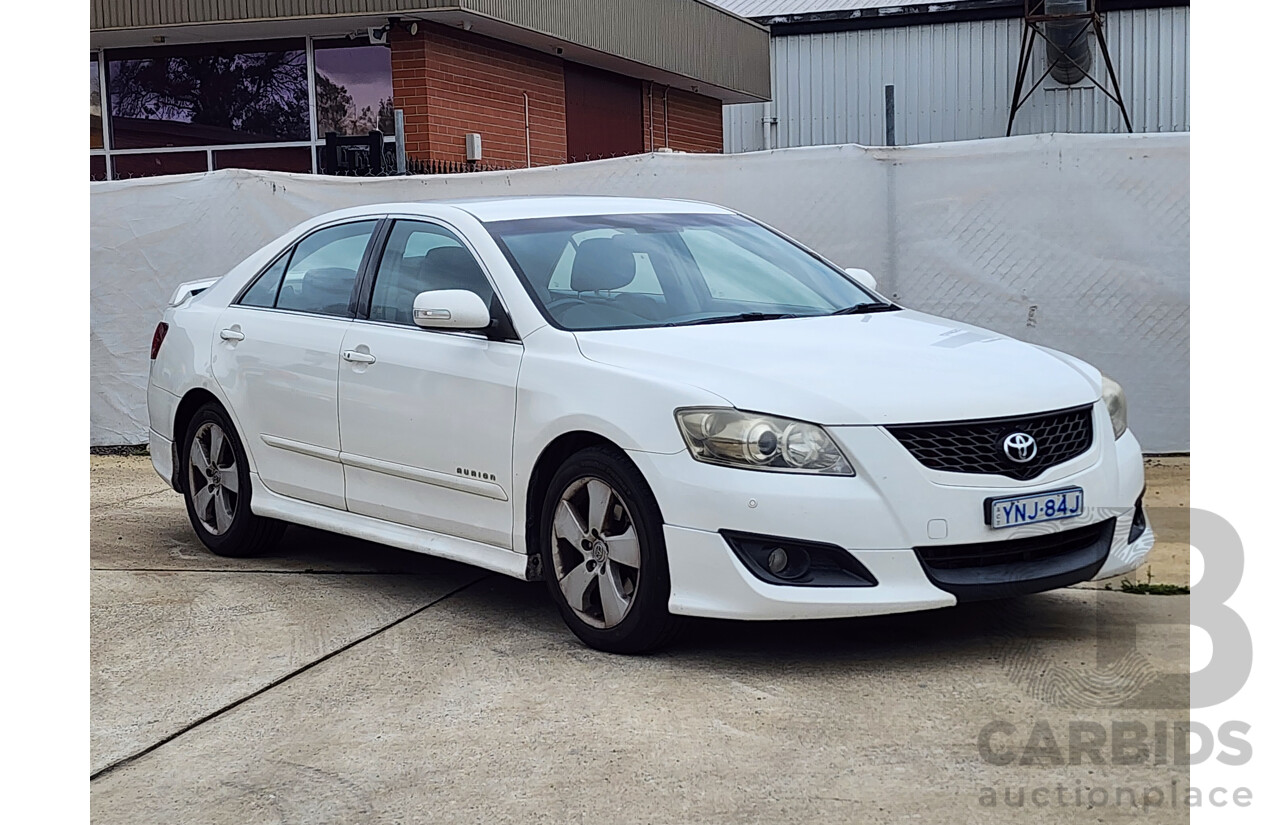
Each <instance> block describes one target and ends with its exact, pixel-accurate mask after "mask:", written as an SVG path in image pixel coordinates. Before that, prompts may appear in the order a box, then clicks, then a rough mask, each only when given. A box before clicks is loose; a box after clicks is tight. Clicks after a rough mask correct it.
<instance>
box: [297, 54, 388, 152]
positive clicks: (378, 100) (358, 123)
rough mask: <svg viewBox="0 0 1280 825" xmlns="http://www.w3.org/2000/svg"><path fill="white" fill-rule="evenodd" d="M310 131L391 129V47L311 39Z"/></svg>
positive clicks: (356, 132)
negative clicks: (312, 95) (312, 127)
mask: <svg viewBox="0 0 1280 825" xmlns="http://www.w3.org/2000/svg"><path fill="white" fill-rule="evenodd" d="M313 45H314V48H315V65H316V135H317V136H318V137H320V138H321V139H323V138H324V136H325V133H326V132H336V133H338V134H340V135H365V134H368V133H369V132H372V131H374V130H377V131H380V132H382V133H383V134H384V135H393V134H395V130H396V124H395V115H394V113H393V111H394V110H393V104H392V95H391V49H390V48H389V47H387V46H370V45H354V44H353V43H352V42H351V41H350V40H316V41H315V42H314V44H313Z"/></svg>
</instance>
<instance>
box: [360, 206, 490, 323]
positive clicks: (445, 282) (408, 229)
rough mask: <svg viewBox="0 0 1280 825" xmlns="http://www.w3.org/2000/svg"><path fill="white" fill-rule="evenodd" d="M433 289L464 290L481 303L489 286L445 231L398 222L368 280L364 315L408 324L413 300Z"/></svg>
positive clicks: (486, 299)
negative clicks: (369, 289) (369, 292)
mask: <svg viewBox="0 0 1280 825" xmlns="http://www.w3.org/2000/svg"><path fill="white" fill-rule="evenodd" d="M433 289H466V290H469V291H471V292H474V293H476V294H477V295H479V296H480V298H481V299H482V300H484V302H485V303H486V304H488V303H490V302H491V301H492V300H493V287H491V286H490V285H489V281H488V279H487V278H485V275H484V272H483V271H482V270H481V269H480V265H479V264H478V263H476V259H475V257H474V256H472V254H471V252H470V251H469V250H468V249H467V248H466V247H464V246H463V245H462V242H461V241H459V240H458V238H457V237H456V236H455V235H454V234H453V233H452V232H450V231H449V230H447V229H444V228H443V227H439V226H435V225H433V224H429V223H418V222H416V221H397V222H396V225H395V227H394V228H393V229H392V230H391V237H390V238H389V239H388V240H387V248H386V251H385V252H383V253H382V261H381V262H380V263H379V264H378V275H377V278H376V279H375V280H374V282H373V299H372V301H371V303H370V306H369V318H370V319H371V320H374V321H390V322H392V323H396V324H412V323H413V299H414V298H416V297H418V294H419V293H422V292H429V291H431V290H433Z"/></svg>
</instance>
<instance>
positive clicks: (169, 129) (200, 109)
mask: <svg viewBox="0 0 1280 825" xmlns="http://www.w3.org/2000/svg"><path fill="white" fill-rule="evenodd" d="M107 91H108V95H109V97H110V105H111V121H112V122H111V140H112V146H113V148H117V149H128V148H134V147H153V146H200V145H208V144H219V143H267V142H274V141H282V140H307V139H309V138H310V124H309V122H308V117H307V54H306V49H305V46H304V44H303V43H302V41H300V40H291V41H252V42H248V43H242V44H233V43H211V44H200V45H196V46H172V47H170V46H159V47H153V48H146V49H129V50H120V51H111V52H108V53H107Z"/></svg>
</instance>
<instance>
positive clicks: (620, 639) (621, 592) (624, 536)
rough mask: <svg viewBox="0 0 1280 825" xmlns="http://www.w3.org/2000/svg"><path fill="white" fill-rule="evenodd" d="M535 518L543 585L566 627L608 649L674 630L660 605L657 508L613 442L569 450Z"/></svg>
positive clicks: (664, 591) (663, 595)
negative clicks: (570, 453)
mask: <svg viewBox="0 0 1280 825" xmlns="http://www.w3.org/2000/svg"><path fill="white" fill-rule="evenodd" d="M538 524H539V534H540V536H539V538H540V552H541V555H542V569H543V571H544V577H545V579H546V582H547V589H548V590H549V591H550V593H551V599H552V601H554V602H555V603H556V607H557V608H559V610H560V615H561V616H562V617H563V618H564V621H565V624H567V625H569V629H570V630H572V631H573V632H574V635H576V636H577V637H578V638H579V639H581V640H582V641H583V642H584V643H585V644H587V645H588V646H590V647H593V648H595V649H596V650H603V651H606V652H609V653H644V652H646V651H650V650H654V649H656V648H659V647H662V646H663V645H666V644H667V643H669V642H670V641H671V640H672V638H674V636H675V634H676V633H677V632H678V631H679V629H680V626H681V622H680V620H679V618H678V617H676V616H672V615H671V614H670V613H669V612H668V611H667V601H668V600H669V599H670V597H671V574H670V572H669V570H668V567H667V548H666V542H665V541H664V540H663V535H662V514H661V512H660V511H659V510H658V503H657V500H656V499H654V497H653V492H652V491H651V490H650V489H649V485H648V484H646V483H645V480H644V477H643V476H642V475H641V474H640V471H639V470H638V469H636V467H635V465H634V464H632V463H631V461H630V460H628V459H627V457H626V455H625V454H624V453H623V452H622V451H621V450H618V449H617V448H614V447H605V446H600V447H588V448H586V449H584V450H581V451H579V452H577V453H574V454H573V455H572V456H570V457H569V458H568V459H567V460H566V461H565V462H564V464H563V465H561V467H560V469H558V470H557V471H556V473H555V475H553V476H552V478H551V483H550V484H549V485H548V487H547V494H546V497H545V498H544V500H543V504H542V511H541V518H540V519H539V522H538Z"/></svg>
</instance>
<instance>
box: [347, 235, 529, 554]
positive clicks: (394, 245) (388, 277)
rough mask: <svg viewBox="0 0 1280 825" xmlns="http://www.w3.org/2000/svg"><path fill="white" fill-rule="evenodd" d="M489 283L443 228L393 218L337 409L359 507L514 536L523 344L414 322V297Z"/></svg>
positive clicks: (479, 535) (506, 539)
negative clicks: (517, 409) (513, 490)
mask: <svg viewBox="0 0 1280 825" xmlns="http://www.w3.org/2000/svg"><path fill="white" fill-rule="evenodd" d="M434 289H468V290H471V291H472V292H475V293H477V294H478V295H480V297H481V298H483V299H484V301H485V303H486V304H491V303H492V301H493V287H492V286H491V285H490V283H489V280H488V279H487V278H486V276H485V273H484V272H483V270H482V269H481V267H480V265H479V263H478V262H477V261H476V258H475V257H474V256H473V255H472V253H471V252H470V250H469V249H467V247H466V246H465V245H464V244H463V243H462V242H461V241H460V240H459V238H458V237H457V236H456V235H455V234H454V233H453V232H451V231H450V230H449V229H447V228H445V227H443V226H439V225H436V224H433V223H428V222H425V221H421V220H397V221H396V222H395V224H394V225H393V226H392V228H391V232H390V234H389V236H388V238H387V243H386V248H385V251H384V252H383V255H382V259H381V261H380V262H379V263H378V266H377V269H376V273H375V278H374V281H373V287H372V295H371V297H370V301H369V310H368V313H367V314H368V317H367V318H361V319H357V320H356V321H355V322H353V323H352V325H351V327H350V328H349V329H348V330H347V332H346V337H345V339H344V340H343V342H342V358H343V360H342V362H341V367H340V373H339V379H338V419H339V421H340V422H341V425H340V426H341V436H342V461H343V463H344V465H345V467H346V478H347V507H348V509H350V510H351V511H352V512H354V513H361V514H364V515H368V516H374V517H376V518H380V519H385V520H388V521H394V522H398V523H401V524H407V525H411V526H414V527H421V528H424V529H427V530H432V531H435V532H438V533H444V534H447V535H452V536H459V537H461V538H467V539H472V540H475V541H480V542H484V543H486V544H490V545H496V546H499V547H504V548H508V549H509V548H510V547H511V528H512V518H513V507H512V502H511V451H512V431H513V429H514V425H515V405H516V394H515V393H516V376H517V373H518V372H519V369H520V359H521V357H522V356H523V354H524V348H523V347H522V346H521V345H520V344H519V343H514V342H509V341H492V340H489V339H488V338H486V337H484V336H483V335H479V334H473V333H469V332H458V331H444V330H427V329H422V328H420V327H417V326H415V325H414V323H413V299H414V298H415V297H416V296H417V295H418V293H420V292H426V291H429V290H434Z"/></svg>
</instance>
